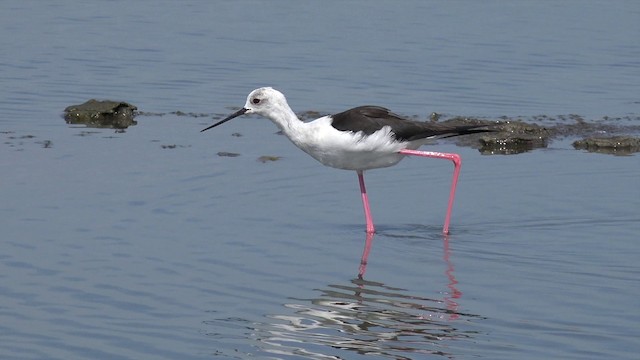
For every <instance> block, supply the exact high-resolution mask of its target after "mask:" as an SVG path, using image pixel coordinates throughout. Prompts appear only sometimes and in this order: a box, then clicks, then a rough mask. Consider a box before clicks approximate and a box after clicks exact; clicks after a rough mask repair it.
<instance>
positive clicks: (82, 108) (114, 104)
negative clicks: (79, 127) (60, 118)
mask: <svg viewBox="0 0 640 360" xmlns="http://www.w3.org/2000/svg"><path fill="white" fill-rule="evenodd" d="M137 109H138V108H137V107H135V106H134V105H131V104H129V103H126V102H124V101H111V100H104V101H99V100H95V99H91V100H89V101H87V102H85V103H83V104H80V105H71V106H68V107H67V108H66V109H64V112H65V115H64V119H65V121H66V122H67V123H68V124H84V125H86V126H88V127H97V128H113V129H126V128H128V127H129V126H133V125H136V124H137V122H136V121H135V120H133V118H134V116H135V113H136V110H137Z"/></svg>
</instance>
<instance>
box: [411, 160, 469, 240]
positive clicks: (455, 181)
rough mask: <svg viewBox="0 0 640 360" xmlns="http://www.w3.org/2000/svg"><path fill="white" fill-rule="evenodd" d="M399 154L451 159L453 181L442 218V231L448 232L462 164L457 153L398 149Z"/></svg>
mask: <svg viewBox="0 0 640 360" xmlns="http://www.w3.org/2000/svg"><path fill="white" fill-rule="evenodd" d="M400 154H403V155H413V156H422V157H430V158H438V159H447V160H451V161H453V166H454V168H453V181H452V182H451V192H450V193H449V205H448V207H447V215H446V216H445V218H444V226H443V228H442V232H443V233H444V234H448V233H449V223H450V222H451V209H453V198H454V197H455V195H456V186H457V185H458V175H460V166H461V165H462V159H461V158H460V155H458V154H450V153H441V152H434V151H418V150H406V149H405V150H400Z"/></svg>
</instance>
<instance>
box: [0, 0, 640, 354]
mask: <svg viewBox="0 0 640 360" xmlns="http://www.w3.org/2000/svg"><path fill="white" fill-rule="evenodd" d="M639 16H640V6H638V5H637V4H636V3H635V2H614V3H602V2H588V1H587V2H584V1H580V2H561V3H558V4H555V3H554V4H550V3H541V4H537V3H505V2H484V3H482V4H478V3H475V2H453V3H428V2H403V3H400V4H399V3H396V2H388V3H376V4H371V3H369V2H357V1H356V2H348V3H346V4H345V3H342V2H335V3H332V2H329V3H327V2H323V3H322V5H320V3H317V4H316V3H305V2H300V3H291V2H270V3H264V2H251V1H246V2H245V1H240V2H229V3H222V4H216V3H210V2H160V3H159V2H133V3H131V2H126V3H125V2H118V1H113V2H97V3H85V2H77V1H60V2H55V3H49V2H48V3H37V5H36V4H34V3H29V2H9V3H7V4H3V5H2V11H0V20H1V21H0V31H1V34H2V35H0V47H1V48H2V49H3V51H2V52H0V80H1V82H2V85H3V86H1V87H0V114H2V115H0V139H1V140H2V141H1V142H0V199H1V200H0V227H1V229H2V231H1V233H0V234H1V237H0V358H2V359H209V358H221V359H233V358H240V359H244V358H273V359H296V358H314V359H356V358H367V359H370V358H372V359H377V358H379V359H385V358H392V359H422V358H451V359H461V358H486V359H540V358H562V359H603V358H611V359H614V358H615V359H635V358H636V357H637V353H638V352H640V342H639V341H638V338H640V326H639V325H638V324H640V312H639V310H640V309H639V307H638V300H637V299H638V297H639V296H640V290H639V289H640V281H639V280H638V279H639V278H640V265H638V258H639V256H640V245H638V241H637V240H638V234H639V233H640V186H639V185H638V184H639V183H638V179H639V178H640V160H639V158H638V156H637V155H632V156H618V157H614V156H609V155H601V154H591V153H585V152H580V151H576V150H573V148H572V147H571V141H572V140H573V139H560V140H556V141H554V142H553V143H551V144H550V146H549V147H548V148H547V149H543V150H537V151H534V152H530V153H526V154H521V155H516V156H482V155H480V154H479V152H478V151H477V150H473V149H468V148H459V147H456V146H454V145H453V144H450V143H447V142H441V143H438V144H435V145H434V146H432V147H431V148H432V149H434V150H438V151H448V152H457V153H460V154H461V155H462V157H463V159H464V166H463V170H462V176H461V179H460V183H459V187H458V193H457V198H456V204H455V207H454V214H453V219H452V233H451V235H450V236H449V237H446V238H445V237H443V236H442V235H441V234H440V229H441V226H442V221H443V217H444V211H445V207H446V201H447V196H448V186H449V181H450V176H451V165H450V164H449V163H446V162H440V161H437V160H424V159H407V160H405V161H403V162H402V163H400V164H399V165H398V166H396V167H394V168H392V169H383V170H378V171H371V172H370V173H369V174H368V179H367V185H368V188H369V193H370V197H371V201H372V209H373V212H374V217H375V219H376V223H377V225H378V227H379V233H377V234H376V235H375V237H373V238H368V239H367V238H366V236H365V233H364V219H363V215H362V213H361V212H362V209H361V204H360V200H359V193H358V185H357V180H356V179H357V178H356V175H355V174H354V173H352V172H347V171H338V170H333V169H327V168H324V167H322V166H321V165H319V164H318V163H316V162H315V161H313V160H312V159H311V158H309V157H308V156H307V155H306V154H304V153H302V152H300V151H299V150H297V149H296V148H295V147H294V146H292V145H291V144H290V143H289V142H288V141H287V140H286V139H285V138H284V137H282V136H279V135H276V134H274V133H275V131H276V128H275V127H274V126H273V124H271V123H270V122H268V121H266V120H263V119H255V118H244V119H239V120H236V121H234V122H232V123H229V124H227V125H225V126H224V127H221V128H217V129H215V131H212V132H208V133H205V134H200V133H198V131H199V130H200V129H201V128H203V127H204V126H205V125H207V124H210V123H211V121H212V119H211V116H207V117H200V118H198V117H182V116H176V115H172V114H167V113H168V112H172V111H176V110H181V111H185V112H194V113H207V114H224V113H227V112H229V111H230V107H233V106H241V105H242V104H243V103H244V99H245V96H246V94H247V93H248V92H249V91H250V90H251V89H253V88H255V87H258V86H264V85H271V86H274V87H277V88H279V89H281V90H283V91H284V92H285V93H286V94H287V96H288V99H289V103H290V104H291V105H292V106H293V107H294V109H295V110H298V111H304V110H318V111H320V112H323V113H330V112H333V111H339V110H343V109H345V108H348V107H350V106H355V105H359V104H365V103H374V104H379V105H384V106H387V107H390V108H392V109H393V110H395V111H397V112H399V113H403V114H407V115H413V114H418V115H420V116H422V117H426V116H427V114H429V113H430V112H433V111H436V112H441V113H445V114H452V115H469V116H486V117H497V116H501V115H507V116H524V117H526V116H531V115H538V114H548V115H558V114H572V113H575V114H580V115H582V116H584V117H585V118H586V119H588V120H597V119H600V118H601V117H602V116H605V115H606V116H612V117H617V116H626V115H636V116H637V114H638V113H640V99H639V98H638V95H637V89H638V88H639V86H640V61H639V60H638V59H640V45H639V43H638V41H637V39H638V38H640V25H639V24H640V23H638V21H637V19H638V17H639ZM90 98H99V99H104V98H110V99H117V100H126V101H130V102H132V103H134V104H135V105H137V106H138V107H139V108H140V110H143V111H147V112H152V113H159V114H164V115H163V116H161V115H148V116H142V117H138V122H139V123H138V125H137V126H134V127H131V128H129V129H127V130H126V132H124V133H119V132H115V131H113V130H109V129H90V128H84V127H81V126H72V125H67V124H65V122H64V120H63V119H62V118H61V116H60V114H61V112H62V110H63V109H64V108H65V107H66V106H68V105H71V104H77V103H81V102H84V101H85V100H87V99H90ZM630 121H632V120H624V121H622V122H623V123H622V125H628V124H630V123H629V122H630ZM636 125H637V124H636ZM235 132H238V133H241V134H242V136H240V137H238V136H232V133H235ZM220 151H226V152H235V153H240V154H241V155H240V156H239V157H233V158H232V157H219V156H217V155H216V154H217V153H218V152H220ZM263 155H270V156H281V157H282V158H281V159H280V160H279V161H274V162H267V163H261V162H259V161H257V159H258V158H259V157H260V156H263ZM363 252H364V253H367V254H368V257H367V262H366V266H364V265H362V264H361V257H362V255H363ZM359 274H363V276H361V277H359V276H358V275H359Z"/></svg>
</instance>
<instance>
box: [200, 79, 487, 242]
mask: <svg viewBox="0 0 640 360" xmlns="http://www.w3.org/2000/svg"><path fill="white" fill-rule="evenodd" d="M243 114H258V115H261V116H264V117H266V118H268V119H270V120H271V121H273V123H274V124H276V125H277V126H278V127H279V128H280V130H282V132H283V133H284V134H285V135H286V136H287V137H288V138H289V140H291V141H292V142H293V143H294V144H295V145H296V146H297V147H299V148H300V149H301V150H302V151H304V152H306V153H307V154H309V155H311V157H313V158H314V159H316V160H318V161H319V162H321V163H322V164H323V165H326V166H330V167H334V168H338V169H345V170H355V171H356V172H357V173H358V180H359V182H360V192H361V195H362V204H363V206H364V214H365V220H366V222H367V232H368V233H374V232H375V227H374V225H373V218H372V217H371V209H370V207H369V199H368V197H367V190H366V188H365V185H364V175H363V174H364V171H365V170H369V169H377V168H383V167H388V166H392V165H395V164H397V163H398V162H399V161H400V160H402V159H403V158H404V157H405V156H406V155H414V156H422V157H431V158H439V159H448V160H451V161H453V165H454V170H453V181H452V184H451V192H450V194H449V205H448V207H447V214H446V216H445V221H444V227H443V229H442V231H443V232H444V233H445V234H448V233H449V223H450V219H451V209H452V207H453V199H454V196H455V192H456V185H457V183H458V175H459V173H460V165H461V160H460V156H459V155H458V154H450V153H440V152H433V151H418V150H416V149H418V148H419V147H420V146H422V145H424V144H425V143H427V142H428V141H429V140H430V139H434V138H443V137H451V136H458V135H466V134H473V133H478V132H486V131H490V130H487V129H486V128H485V129H483V128H482V127H479V126H476V125H462V126H454V125H446V124H437V123H426V122H419V121H411V120H407V119H403V118H402V117H400V116H398V115H396V114H394V113H392V112H391V111H389V110H388V109H385V108H383V107H379V106H359V107H356V108H353V109H350V110H347V111H344V112H341V113H339V114H335V115H329V116H324V117H321V118H319V119H316V120H313V121H310V122H303V121H301V120H300V119H298V117H297V116H296V114H295V113H294V112H293V110H291V108H290V107H289V104H287V99H286V98H285V97H284V95H283V94H282V93H281V92H279V91H277V90H275V89H273V88H270V87H263V88H259V89H256V90H253V91H252V92H251V93H250V94H249V96H248V97H247V102H246V104H245V105H244V107H243V108H242V109H240V110H238V111H236V112H235V113H233V114H231V115H229V116H228V117H226V118H224V119H222V120H220V121H218V122H217V123H215V124H213V125H211V126H209V127H207V128H205V129H202V130H201V131H205V130H209V129H211V128H213V127H216V126H218V125H220V124H223V123H225V122H227V121H229V120H231V119H233V118H235V117H238V116H240V115H243Z"/></svg>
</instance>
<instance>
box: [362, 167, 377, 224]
mask: <svg viewBox="0 0 640 360" xmlns="http://www.w3.org/2000/svg"><path fill="white" fill-rule="evenodd" d="M358 181H359V182H360V194H361V195H362V205H363V206H364V218H365V220H366V221H367V233H374V232H375V231H376V229H375V227H374V226H373V218H372V217H371V209H370V208H369V197H368V196H367V189H366V188H365V187H364V175H363V172H362V171H361V170H358Z"/></svg>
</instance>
